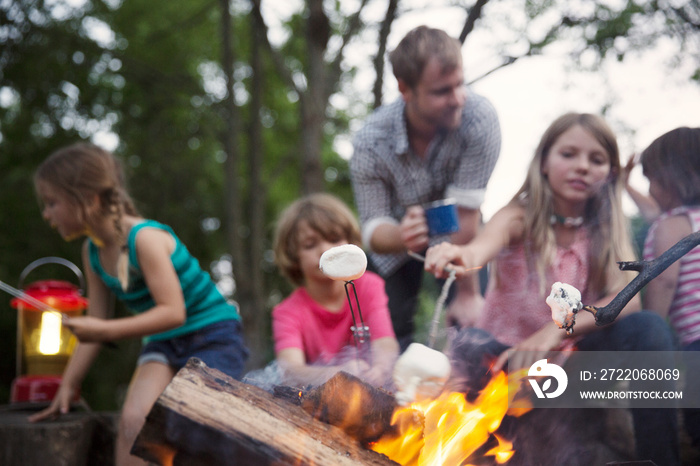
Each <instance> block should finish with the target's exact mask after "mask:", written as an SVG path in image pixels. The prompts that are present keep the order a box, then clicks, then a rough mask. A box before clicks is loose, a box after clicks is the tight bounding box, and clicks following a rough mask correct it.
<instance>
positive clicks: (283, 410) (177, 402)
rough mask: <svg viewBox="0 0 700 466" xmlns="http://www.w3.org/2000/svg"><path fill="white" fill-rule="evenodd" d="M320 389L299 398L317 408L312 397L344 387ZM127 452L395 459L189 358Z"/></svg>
mask: <svg viewBox="0 0 700 466" xmlns="http://www.w3.org/2000/svg"><path fill="white" fill-rule="evenodd" d="M331 380H333V379H331ZM338 380H340V379H338ZM335 383H338V381H337V380H336V382H334V384H335ZM360 384H361V383H356V384H355V385H356V386H359V385H360ZM325 390H326V392H325V395H324V389H321V391H319V392H317V393H311V392H310V393H309V396H308V401H307V400H303V401H302V405H303V404H304V403H307V404H308V406H309V407H313V408H314V410H317V407H318V406H320V405H318V404H317V402H316V400H321V399H323V398H324V396H329V395H330V396H340V392H342V390H340V389H339V388H338V387H336V388H333V387H332V385H331V386H329V387H327V388H326V389H325ZM363 400H364V401H363V402H365V401H367V400H368V398H366V397H365V398H363ZM346 402H347V401H346ZM374 403H376V401H375V402H374ZM321 412H322V413H323V414H324V415H327V412H326V411H323V410H321ZM378 419H379V420H381V419H383V417H382V416H379V417H378ZM360 437H362V436H361V435H360ZM132 454H134V455H136V456H139V457H141V458H143V459H145V460H148V461H152V462H156V463H157V464H161V465H163V464H175V465H177V464H188V465H190V464H191V465H200V464H201V465H207V466H212V465H216V464H233V463H235V464H259V465H280V464H294V465H311V464H314V465H318V464H334V465H335V464H337V465H358V464H362V465H390V464H396V463H394V462H393V461H391V460H389V459H388V458H387V457H386V456H384V455H381V454H379V453H376V452H374V451H371V450H367V449H364V448H363V447H362V446H361V445H360V444H359V443H357V442H356V441H355V440H353V439H352V438H351V437H349V436H348V435H346V433H345V432H343V431H342V430H341V429H339V428H337V427H334V426H332V425H329V424H326V423H323V422H321V421H319V420H318V419H315V418H314V417H313V416H311V415H310V414H309V413H308V412H306V411H305V410H304V409H302V407H301V406H296V405H294V404H292V403H288V402H287V401H284V400H281V399H278V398H275V397H274V396H273V395H271V394H269V393H267V392H266V391H264V390H262V389H260V388H258V387H255V386H252V385H246V384H243V383H241V382H238V381H236V380H234V379H232V378H230V377H228V376H226V375H225V374H223V373H222V372H219V371H217V370H216V369H211V368H209V367H207V366H206V365H205V364H204V363H203V362H201V361H200V360H198V359H195V358H193V359H190V361H189V362H188V363H187V365H186V366H185V367H184V368H183V369H181V370H180V371H179V372H178V373H177V374H176V376H175V377H174V378H173V380H172V382H171V383H170V384H169V385H168V386H167V387H166V389H165V391H163V394H162V395H161V396H160V398H158V401H157V402H156V404H155V405H154V406H153V409H152V410H151V412H150V413H149V414H148V416H147V418H146V423H145V425H144V427H143V429H142V430H141V432H140V434H139V436H138V438H137V439H136V442H135V443H134V447H133V448H132Z"/></svg>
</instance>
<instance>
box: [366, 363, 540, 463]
mask: <svg viewBox="0 0 700 466" xmlns="http://www.w3.org/2000/svg"><path fill="white" fill-rule="evenodd" d="M516 383H519V382H517V380H516V381H514V379H513V378H511V382H510V384H511V389H512V388H517V387H516V385H515V384H516ZM516 391H517V389H516V390H514V391H510V393H516ZM509 402H510V406H511V408H509ZM529 409H530V407H529V405H528V403H527V402H526V401H525V400H524V399H518V400H516V399H515V396H514V395H509V381H508V377H507V376H506V374H505V373H504V372H499V373H498V374H496V375H495V376H494V377H493V378H492V379H491V381H490V382H489V384H488V385H487V386H486V388H484V390H483V391H482V392H481V393H480V394H479V397H478V398H477V399H476V400H475V401H474V403H473V404H471V403H469V402H468V401H467V400H466V398H465V396H464V394H463V393H459V392H449V393H443V394H442V395H440V396H439V397H438V398H437V399H435V400H425V401H420V402H415V403H412V404H411V405H410V406H407V407H404V408H399V409H397V410H396V411H395V412H394V415H393V418H392V426H393V427H394V432H392V433H389V434H386V435H384V436H383V437H382V438H380V439H379V440H378V441H377V442H375V443H374V444H372V445H371V446H370V447H371V448H372V449H373V450H374V451H377V452H379V453H383V454H384V455H386V456H388V457H389V458H391V459H392V460H393V461H396V462H397V463H400V464H402V465H404V466H423V465H442V464H450V465H452V464H454V465H458V464H463V463H464V462H465V461H466V460H467V459H468V458H470V456H472V455H473V454H474V453H475V452H477V450H479V449H480V448H482V447H483V446H484V445H485V444H486V443H487V441H489V445H490V444H491V443H493V442H495V443H497V445H496V446H494V447H493V448H491V449H489V450H488V451H486V452H485V453H483V456H491V457H494V459H495V461H496V462H497V463H498V464H503V463H505V462H507V461H508V460H510V458H511V457H512V456H513V454H514V453H515V452H514V451H513V444H512V443H511V442H509V441H507V440H506V439H504V438H502V437H501V436H499V435H496V434H495V431H496V430H497V429H498V428H499V427H500V425H501V421H502V420H503V417H504V416H505V415H506V414H509V415H513V416H519V415H521V414H523V413H525V412H527V411H528V410H529Z"/></svg>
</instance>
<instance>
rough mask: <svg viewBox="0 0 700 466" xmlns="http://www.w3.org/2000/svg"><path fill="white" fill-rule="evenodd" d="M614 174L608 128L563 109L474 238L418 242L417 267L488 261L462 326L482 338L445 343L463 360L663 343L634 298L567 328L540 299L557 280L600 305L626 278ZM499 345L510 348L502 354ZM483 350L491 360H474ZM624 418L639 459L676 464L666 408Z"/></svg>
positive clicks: (657, 324) (440, 268) (666, 341)
mask: <svg viewBox="0 0 700 466" xmlns="http://www.w3.org/2000/svg"><path fill="white" fill-rule="evenodd" d="M620 173H621V167H620V157H619V151H618V147H617V142H616V139H615V135H614V134H613V132H612V131H611V129H610V128H609V127H608V125H607V124H606V123H605V121H604V120H603V119H602V118H600V117H598V116H595V115H591V114H585V113H583V114H581V113H567V114H565V115H563V116H561V117H559V118H558V119H556V120H555V121H554V122H553V123H552V124H551V125H550V126H549V128H547V130H546V131H545V132H544V135H543V136H542V139H541V140H540V143H539V146H538V147H537V149H536V151H535V156H534V158H533V160H532V162H531V163H530V167H529V170H528V173H527V177H526V180H525V182H524V184H523V186H522V187H521V188H520V190H519V191H518V192H517V194H516V195H515V196H514V198H513V199H512V200H511V201H510V202H509V203H508V204H507V205H506V206H505V207H503V208H502V209H501V210H499V211H498V212H497V213H496V214H495V215H494V216H493V218H492V219H491V220H490V221H489V222H488V223H487V224H486V225H485V226H484V228H483V229H482V231H481V232H479V233H478V234H477V236H476V237H475V238H474V240H472V241H471V242H470V243H469V244H467V245H464V246H458V245H453V244H449V243H442V244H439V245H437V246H434V247H432V248H430V249H428V251H427V254H426V261H425V269H426V270H427V271H429V272H432V273H434V274H435V275H436V276H437V277H444V276H445V275H446V273H445V266H446V265H448V264H450V265H451V266H452V267H454V268H455V269H456V270H457V271H458V273H457V275H458V276H461V275H466V274H469V273H474V272H473V268H474V267H482V266H485V265H486V264H489V263H490V264H491V269H492V270H491V278H490V281H489V286H488V289H487V292H486V297H485V303H484V308H483V309H482V310H481V313H480V315H479V317H477V319H476V324H475V327H476V329H467V330H466V331H463V333H474V334H476V335H478V336H479V337H480V339H481V340H480V341H482V342H483V344H481V343H480V344H477V345H474V344H473V343H470V344H469V346H468V348H467V347H463V348H459V347H456V348H455V350H456V351H457V352H459V353H460V354H461V356H465V357H467V358H476V359H477V361H476V362H475V363H473V364H471V365H470V367H472V368H473V367H476V366H478V365H479V364H482V365H483V364H489V363H490V362H493V367H492V370H493V371H494V372H495V371H497V370H500V369H501V368H502V367H503V365H504V364H505V362H506V361H508V364H509V368H510V369H512V368H520V367H529V366H530V365H531V364H532V363H534V362H535V361H536V360H538V359H541V358H543V357H546V354H547V352H548V351H552V350H560V349H565V348H567V347H571V346H573V345H574V344H575V345H576V346H577V347H578V348H579V349H582V350H589V351H591V350H608V351H613V350H626V351H644V350H656V351H658V350H671V349H672V348H673V346H672V340H671V336H670V332H669V329H668V327H667V326H666V324H665V323H664V322H663V320H662V319H660V318H659V317H658V316H656V315H654V314H653V313H650V312H638V311H639V310H640V308H641V304H640V300H639V298H638V297H635V298H634V299H632V300H631V301H630V303H629V304H628V305H627V306H626V307H625V309H624V310H623V311H622V312H621V313H620V315H619V316H618V318H617V321H616V322H615V323H613V324H611V325H609V326H606V327H597V326H596V324H595V321H594V319H593V316H592V315H591V314H590V313H587V312H582V313H579V314H578V315H577V318H576V327H575V329H576V332H575V333H574V334H573V335H567V333H566V332H565V331H564V330H562V329H560V328H559V327H557V325H556V324H555V323H554V322H553V321H552V318H551V311H550V309H549V307H548V306H547V304H546V303H545V297H546V296H547V295H548V294H549V291H550V289H551V285H552V284H553V283H554V282H555V281H562V282H567V283H569V284H571V285H573V286H575V287H576V288H578V289H579V290H580V291H581V294H582V297H583V300H584V303H585V304H592V305H594V306H603V305H605V304H607V303H608V302H609V301H610V300H612V298H613V297H614V296H615V295H616V294H617V293H618V292H619V291H620V290H621V289H622V288H623V287H624V286H625V285H626V284H627V283H628V282H629V281H630V280H631V279H632V278H633V276H634V275H632V276H630V275H629V274H626V273H622V272H620V271H619V269H618V267H617V264H616V262H617V261H621V260H633V259H634V250H633V248H632V245H631V241H630V236H629V234H628V230H627V221H626V218H625V216H624V214H623V212H622V208H621V202H620V198H621V192H622V189H623V183H622V180H621V179H620ZM470 269H471V270H470ZM622 320H624V321H625V322H624V323H622V324H620V325H618V323H619V322H620V321H622ZM458 341H460V340H458ZM467 341H468V340H467ZM509 347H511V348H512V350H514V351H505V350H506V349H507V348H509ZM515 350H517V351H515ZM489 355H491V356H492V358H493V359H492V360H490V361H489V360H484V357H485V356H489ZM509 355H510V356H511V357H510V359H509V358H508V356H509ZM633 419H634V425H635V436H636V440H637V449H638V453H639V458H640V459H652V460H654V461H655V462H656V464H664V465H674V464H678V451H677V450H678V449H677V432H676V421H675V413H674V412H673V411H672V410H663V409H636V410H633Z"/></svg>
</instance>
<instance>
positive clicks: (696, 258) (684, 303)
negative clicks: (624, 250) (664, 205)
mask: <svg viewBox="0 0 700 466" xmlns="http://www.w3.org/2000/svg"><path fill="white" fill-rule="evenodd" d="M676 215H685V216H686V217H687V218H688V220H689V221H690V226H691V228H692V231H693V232H696V231H700V206H692V207H690V206H681V207H677V208H675V209H672V210H670V211H668V212H664V213H663V214H661V216H660V217H659V218H657V219H656V221H654V223H653V224H652V225H651V227H649V232H648V233H647V238H646V241H645V242H644V260H647V261H649V260H653V259H656V257H654V253H653V246H654V241H655V238H656V229H657V228H658V226H659V222H660V221H662V220H664V219H667V218H669V217H673V216H676ZM679 263H680V270H679V272H678V283H677V285H676V292H675V293H674V295H673V301H671V307H670V308H669V311H668V318H669V322H670V324H671V326H673V328H674V330H675V331H676V333H677V334H678V338H679V339H680V341H681V344H683V345H688V344H690V343H692V342H694V341H697V340H700V246H696V247H695V248H693V249H691V250H690V251H689V252H688V253H686V254H685V255H684V256H683V257H681V258H680V259H679Z"/></svg>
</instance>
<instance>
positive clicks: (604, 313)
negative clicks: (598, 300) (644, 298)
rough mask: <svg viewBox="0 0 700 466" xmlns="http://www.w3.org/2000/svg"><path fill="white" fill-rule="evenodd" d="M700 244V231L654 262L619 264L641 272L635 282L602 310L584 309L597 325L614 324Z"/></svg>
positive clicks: (672, 247)
mask: <svg viewBox="0 0 700 466" xmlns="http://www.w3.org/2000/svg"><path fill="white" fill-rule="evenodd" d="M699 244H700V231H697V232H695V233H692V234H690V235H688V236H686V237H685V238H683V239H682V240H680V241H679V242H678V243H676V244H674V245H673V246H671V247H670V248H669V249H668V250H667V251H666V252H664V253H663V254H661V255H660V256H659V257H657V258H656V259H654V260H652V261H633V262H619V263H618V264H619V266H620V270H634V271H636V272H639V275H637V276H636V277H635V278H634V280H632V281H631V282H629V284H627V286H626V287H624V288H623V289H622V291H620V292H619V293H618V294H617V296H615V297H614V298H613V300H612V301H610V303H608V304H607V305H606V306H603V307H601V308H597V307H595V306H589V305H586V306H583V309H584V310H586V311H588V312H590V313H591V314H593V317H595V322H596V325H607V324H609V323H612V322H613V321H614V320H615V319H616V318H617V316H618V315H619V314H620V312H622V309H623V308H624V307H625V306H626V305H627V303H628V302H629V301H630V300H631V299H632V298H633V297H634V295H636V294H637V293H639V292H640V291H641V290H642V288H644V286H645V285H646V284H647V283H649V282H650V281H652V280H653V279H654V278H656V277H657V276H658V275H659V274H661V272H663V271H664V270H666V269H667V268H668V267H669V266H670V265H671V264H673V263H674V262H676V261H677V260H678V259H680V258H681V257H683V256H684V255H685V254H686V253H687V252H688V251H690V250H691V249H693V248H694V247H695V246H697V245H699Z"/></svg>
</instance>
